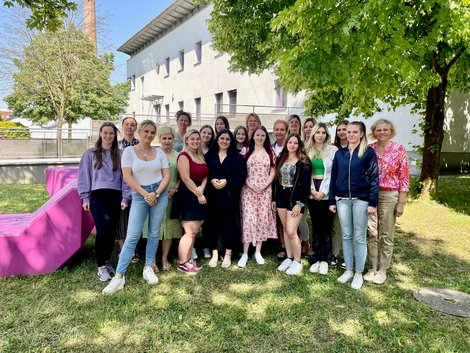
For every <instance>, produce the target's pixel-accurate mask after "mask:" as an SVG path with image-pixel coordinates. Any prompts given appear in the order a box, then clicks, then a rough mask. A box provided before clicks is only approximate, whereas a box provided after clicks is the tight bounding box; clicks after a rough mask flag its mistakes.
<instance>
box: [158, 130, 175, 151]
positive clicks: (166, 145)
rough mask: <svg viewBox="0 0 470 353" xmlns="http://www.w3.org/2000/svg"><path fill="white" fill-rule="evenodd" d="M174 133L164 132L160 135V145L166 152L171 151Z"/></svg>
mask: <svg viewBox="0 0 470 353" xmlns="http://www.w3.org/2000/svg"><path fill="white" fill-rule="evenodd" d="M173 140H174V138H173V135H172V134H164V135H161V136H160V145H161V146H162V149H163V150H164V151H165V152H169V151H171V146H172V145H173Z"/></svg>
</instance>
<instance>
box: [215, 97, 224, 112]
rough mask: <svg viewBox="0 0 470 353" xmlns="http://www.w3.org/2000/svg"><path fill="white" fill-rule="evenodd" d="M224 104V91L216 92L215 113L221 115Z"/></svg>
mask: <svg viewBox="0 0 470 353" xmlns="http://www.w3.org/2000/svg"><path fill="white" fill-rule="evenodd" d="M223 104H224V94H223V93H222V92H220V93H216V94H215V113H216V115H219V114H221V113H222V109H223V107H222V105H223Z"/></svg>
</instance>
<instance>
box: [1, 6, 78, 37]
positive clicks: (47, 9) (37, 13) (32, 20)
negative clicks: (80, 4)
mask: <svg viewBox="0 0 470 353" xmlns="http://www.w3.org/2000/svg"><path fill="white" fill-rule="evenodd" d="M15 3H16V4H17V5H19V6H21V7H22V8H28V9H30V10H31V15H30V17H29V18H28V20H27V21H26V24H27V26H28V28H30V29H32V28H37V29H40V30H41V29H47V30H51V31H55V30H57V29H58V28H60V27H62V24H63V22H62V21H63V19H65V18H66V17H67V11H75V10H76V9H77V4H76V3H75V2H74V1H68V0H48V1H44V0H4V1H3V6H6V7H9V8H11V7H13V6H15Z"/></svg>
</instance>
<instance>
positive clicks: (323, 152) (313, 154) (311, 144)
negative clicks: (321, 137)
mask: <svg viewBox="0 0 470 353" xmlns="http://www.w3.org/2000/svg"><path fill="white" fill-rule="evenodd" d="M321 128H323V129H325V131H326V136H325V141H323V144H322V146H321V148H320V149H317V145H316V144H315V134H316V133H317V131H318V129H321ZM330 139H331V136H330V132H329V131H328V126H326V124H325V123H316V124H315V126H314V127H313V129H312V132H311V134H310V137H309V138H308V140H307V144H306V146H305V151H306V152H307V155H308V157H309V158H310V159H312V158H317V155H318V154H320V159H321V160H324V159H325V158H326V156H327V155H328V149H329V148H330Z"/></svg>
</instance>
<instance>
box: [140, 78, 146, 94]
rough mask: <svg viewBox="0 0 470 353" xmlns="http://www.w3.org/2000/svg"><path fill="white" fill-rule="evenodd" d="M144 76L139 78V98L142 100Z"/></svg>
mask: <svg viewBox="0 0 470 353" xmlns="http://www.w3.org/2000/svg"><path fill="white" fill-rule="evenodd" d="M144 78H145V77H144V76H141V77H140V98H144Z"/></svg>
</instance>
